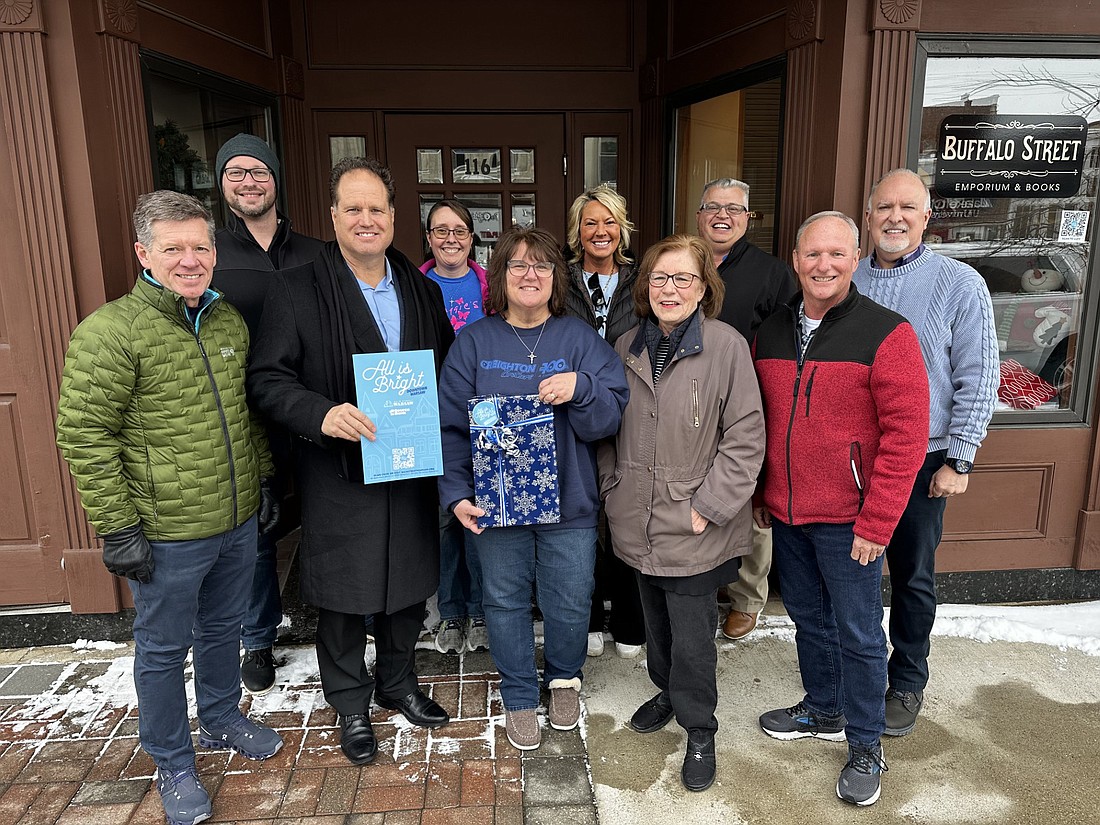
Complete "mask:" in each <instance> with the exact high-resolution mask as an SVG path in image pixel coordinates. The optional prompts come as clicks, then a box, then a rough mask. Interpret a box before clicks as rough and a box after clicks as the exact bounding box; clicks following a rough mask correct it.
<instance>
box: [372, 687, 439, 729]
mask: <svg viewBox="0 0 1100 825" xmlns="http://www.w3.org/2000/svg"><path fill="white" fill-rule="evenodd" d="M374 701H375V703H376V704H377V705H378V707H380V708H386V709H387V710H399V711H401V712H402V713H403V714H405V718H406V719H408V720H409V721H410V722H412V723H413V724H414V725H417V726H418V727H421V728H441V727H443V726H444V725H446V724H447V723H448V722H450V721H451V717H450V716H448V715H447V711H445V710H443V708H441V707H440V706H439V705H437V704H436V703H435V702H433V701H432V700H431V699H429V698H428V697H427V696H425V695H424V692H423V691H422V690H420V689H419V688H417V689H416V690H414V691H413V692H412V693H410V694H409V695H408V696H403V697H402V698H400V699H390V698H389V697H387V696H383V695H382V694H380V693H379V694H375V697H374Z"/></svg>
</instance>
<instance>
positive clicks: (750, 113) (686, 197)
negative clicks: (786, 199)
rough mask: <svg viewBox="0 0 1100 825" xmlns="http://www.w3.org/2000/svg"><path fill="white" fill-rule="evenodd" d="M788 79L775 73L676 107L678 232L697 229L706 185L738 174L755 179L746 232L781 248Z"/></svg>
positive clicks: (765, 244)
mask: <svg viewBox="0 0 1100 825" xmlns="http://www.w3.org/2000/svg"><path fill="white" fill-rule="evenodd" d="M782 103H783V81H782V78H779V77H774V78H771V79H768V80H764V81H762V82H760V83H755V84H753V85H751V86H748V87H747V88H744V89H741V90H739V91H735V92H729V93H727V94H723V95H718V96H716V97H710V98H707V99H706V100H701V101H699V102H697V103H691V104H689V105H686V106H681V107H679V108H677V109H676V110H675V130H676V132H675V134H676V165H675V172H674V174H675V181H674V185H673V208H672V214H673V226H672V231H673V232H686V233H688V234H691V235H694V234H696V222H695V213H696V211H697V210H698V209H699V197H700V196H701V195H702V194H703V185H704V184H706V183H708V182H709V181H712V180H714V179H716V178H735V179H737V180H740V181H743V182H744V183H747V184H748V185H749V208H750V209H751V210H752V213H753V214H752V215H751V218H752V220H750V221H749V226H748V230H747V231H746V233H745V237H747V238H748V239H749V241H750V242H751V243H753V244H755V245H756V246H758V247H760V248H761V249H763V250H764V251H765V252H771V253H774V252H775V240H776V231H777V226H776V221H777V214H776V213H777V207H776V203H777V189H778V179H779V158H780V154H781V153H782V134H781V129H782V123H783V106H782Z"/></svg>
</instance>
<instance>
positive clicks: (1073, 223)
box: [1058, 209, 1089, 243]
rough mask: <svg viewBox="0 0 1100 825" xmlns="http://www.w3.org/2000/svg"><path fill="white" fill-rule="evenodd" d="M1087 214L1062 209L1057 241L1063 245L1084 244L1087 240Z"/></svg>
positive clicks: (1081, 211) (1080, 211)
mask: <svg viewBox="0 0 1100 825" xmlns="http://www.w3.org/2000/svg"><path fill="white" fill-rule="evenodd" d="M1088 228H1089V213H1088V212H1086V211H1083V210H1079V209H1063V210H1062V221H1061V223H1060V224H1059V225H1058V240H1059V241H1062V242H1064V243H1084V242H1085V241H1086V240H1087V238H1088Z"/></svg>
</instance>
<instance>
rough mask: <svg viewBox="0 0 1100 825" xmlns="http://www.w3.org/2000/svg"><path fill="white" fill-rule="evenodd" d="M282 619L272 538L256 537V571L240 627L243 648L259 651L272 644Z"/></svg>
mask: <svg viewBox="0 0 1100 825" xmlns="http://www.w3.org/2000/svg"><path fill="white" fill-rule="evenodd" d="M282 620H283V600H282V596H281V595H280V594H279V573H278V570H277V569H276V548H275V539H274V538H273V537H272V536H271V534H270V533H269V534H268V535H266V536H259V537H258V538H257V545H256V572H255V573H253V574H252V593H251V595H250V596H249V597H248V608H247V609H246V610H245V613H244V622H243V624H242V625H241V644H243V645H244V649H245V650H262V649H263V648H265V647H271V646H272V645H274V644H275V637H276V636H278V635H279V623H280V622H282Z"/></svg>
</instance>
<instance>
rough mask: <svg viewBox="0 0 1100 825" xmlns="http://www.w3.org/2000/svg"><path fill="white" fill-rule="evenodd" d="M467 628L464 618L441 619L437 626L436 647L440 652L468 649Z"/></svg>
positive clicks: (459, 651)
mask: <svg viewBox="0 0 1100 825" xmlns="http://www.w3.org/2000/svg"><path fill="white" fill-rule="evenodd" d="M465 628H466V622H465V621H463V620H462V619H445V620H444V619H441V620H440V622H439V624H437V625H436V626H435V649H436V650H438V651H439V652H440V653H461V652H462V651H463V650H465V649H466V636H465V632H464V631H465Z"/></svg>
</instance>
